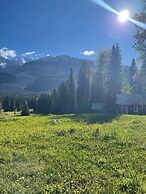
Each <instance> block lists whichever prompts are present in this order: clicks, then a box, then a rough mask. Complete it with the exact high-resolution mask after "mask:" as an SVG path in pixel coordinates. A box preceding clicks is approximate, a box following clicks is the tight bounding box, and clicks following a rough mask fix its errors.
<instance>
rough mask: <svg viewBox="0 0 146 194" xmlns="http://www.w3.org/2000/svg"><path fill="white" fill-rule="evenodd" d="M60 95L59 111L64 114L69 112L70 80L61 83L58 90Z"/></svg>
mask: <svg viewBox="0 0 146 194" xmlns="http://www.w3.org/2000/svg"><path fill="white" fill-rule="evenodd" d="M57 96H58V113H60V114H62V113H63V114H64V113H68V112H69V94H68V81H66V82H63V83H61V84H60V86H59V87H58V90H57Z"/></svg>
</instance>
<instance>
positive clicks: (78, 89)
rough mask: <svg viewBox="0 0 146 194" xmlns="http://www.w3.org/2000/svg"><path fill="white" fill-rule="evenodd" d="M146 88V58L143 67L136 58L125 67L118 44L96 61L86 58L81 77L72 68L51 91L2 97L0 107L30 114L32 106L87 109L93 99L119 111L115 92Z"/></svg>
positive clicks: (52, 110)
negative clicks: (62, 80)
mask: <svg viewBox="0 0 146 194" xmlns="http://www.w3.org/2000/svg"><path fill="white" fill-rule="evenodd" d="M145 92H146V60H143V64H142V66H141V68H138V67H137V64H136V62H135V60H134V59H133V60H132V63H131V65H130V66H129V67H128V68H126V67H125V66H123V65H122V56H121V52H120V47H119V45H118V44H117V45H113V46H112V49H105V50H103V51H101V52H100V53H99V54H98V56H97V60H96V61H95V65H94V66H91V65H89V64H88V63H87V62H86V61H85V62H84V64H82V66H81V68H80V71H79V74H78V79H77V80H75V79H74V76H73V70H72V69H71V70H70V73H69V77H68V80H66V81H64V82H63V83H61V84H60V85H59V87H58V88H57V89H54V90H53V91H52V92H50V93H49V94H41V95H39V96H34V97H10V96H5V97H2V98H1V99H0V109H3V110H4V111H5V112H8V111H14V112H16V111H21V114H22V115H29V110H30V109H32V110H33V112H35V113H39V114H64V113H68V114H69V113H87V112H91V111H92V104H93V103H104V104H105V109H106V112H107V113H115V112H116V95H117V94H119V93H125V94H134V93H140V94H143V93H145Z"/></svg>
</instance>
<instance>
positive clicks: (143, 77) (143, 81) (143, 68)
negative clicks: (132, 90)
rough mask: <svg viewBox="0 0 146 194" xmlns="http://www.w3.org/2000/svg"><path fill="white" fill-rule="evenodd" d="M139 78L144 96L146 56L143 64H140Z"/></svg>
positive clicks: (145, 89)
mask: <svg viewBox="0 0 146 194" xmlns="http://www.w3.org/2000/svg"><path fill="white" fill-rule="evenodd" d="M140 77H141V89H142V93H143V94H146V54H145V56H144V59H143V64H142V67H141V73H140Z"/></svg>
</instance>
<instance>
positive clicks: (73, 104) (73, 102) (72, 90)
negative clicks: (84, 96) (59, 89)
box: [68, 68, 77, 113]
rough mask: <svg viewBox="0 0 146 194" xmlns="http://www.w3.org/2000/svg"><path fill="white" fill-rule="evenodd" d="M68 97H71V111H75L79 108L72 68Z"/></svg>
mask: <svg viewBox="0 0 146 194" xmlns="http://www.w3.org/2000/svg"><path fill="white" fill-rule="evenodd" d="M68 97H69V113H75V112H76V109H77V104H76V88H75V82H74V78H73V70H72V68H71V70H70V75H69V80H68Z"/></svg>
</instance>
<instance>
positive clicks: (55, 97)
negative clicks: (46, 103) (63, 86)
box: [51, 89, 59, 114]
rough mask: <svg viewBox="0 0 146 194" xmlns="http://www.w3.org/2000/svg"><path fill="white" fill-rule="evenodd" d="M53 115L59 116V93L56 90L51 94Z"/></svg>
mask: <svg viewBox="0 0 146 194" xmlns="http://www.w3.org/2000/svg"><path fill="white" fill-rule="evenodd" d="M51 113H53V114H58V113H59V109H58V93H57V91H56V89H54V90H53V91H52V93H51Z"/></svg>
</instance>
